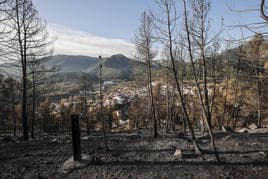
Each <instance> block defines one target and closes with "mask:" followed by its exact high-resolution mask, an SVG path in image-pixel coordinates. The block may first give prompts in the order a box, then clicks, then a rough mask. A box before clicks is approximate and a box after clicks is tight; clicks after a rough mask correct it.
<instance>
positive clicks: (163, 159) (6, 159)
mask: <svg viewBox="0 0 268 179" xmlns="http://www.w3.org/2000/svg"><path fill="white" fill-rule="evenodd" d="M142 136H143V137H138V136H137V135H136V133H132V134H131V133H115V134H110V136H109V146H110V149H111V150H110V151H109V152H105V150H104V146H103V142H102V137H101V136H100V134H94V135H91V136H90V137H88V138H87V137H86V138H83V140H82V153H85V154H89V156H90V158H91V162H89V163H87V164H86V166H84V167H81V168H78V169H74V170H71V171H68V172H66V173H63V172H59V168H60V167H61V166H62V165H63V163H64V162H65V161H66V160H67V159H69V158H70V157H71V156H72V146H71V139H70V137H69V136H68V135H57V136H56V135H48V134H40V135H39V136H38V138H37V139H36V140H32V141H28V142H24V141H18V140H13V139H12V140H10V139H7V138H3V137H2V138H1V141H0V177H1V178H20V177H23V178H80V177H82V178H175V177H177V178H265V177H267V176H268V133H264V134H248V133H223V132H219V133H216V134H215V138H216V144H217V149H218V152H219V155H220V157H221V160H222V162H217V161H216V160H215V157H214V154H213V151H212V150H211V148H210V145H208V143H209V140H208V137H203V138H199V142H200V143H201V144H202V145H201V147H202V149H203V150H204V154H203V155H202V156H196V155H195V154H194V151H193V148H192V145H191V142H190V141H189V140H186V139H185V138H184V137H182V136H174V135H165V136H160V137H158V138H157V139H153V138H151V137H149V131H143V133H142ZM176 148H180V149H182V151H183V156H184V157H183V158H182V159H175V158H174V156H173V154H174V152H175V149H176Z"/></svg>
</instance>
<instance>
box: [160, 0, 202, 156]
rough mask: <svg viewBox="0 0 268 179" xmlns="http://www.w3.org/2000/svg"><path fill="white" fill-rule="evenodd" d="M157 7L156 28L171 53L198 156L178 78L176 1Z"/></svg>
mask: <svg viewBox="0 0 268 179" xmlns="http://www.w3.org/2000/svg"><path fill="white" fill-rule="evenodd" d="M156 2H157V5H158V6H159V9H160V10H161V12H160V13H161V17H162V18H161V17H160V18H157V16H155V18H156V21H155V22H156V23H155V27H156V30H157V31H158V34H159V35H158V37H157V38H158V39H159V41H160V42H161V43H162V44H163V45H164V46H165V47H166V48H167V49H168V52H169V58H170V61H171V70H172V73H173V76H174V79H175V83H176V87H177V91H178V93H179V98H180V101H181V105H182V109H183V113H184V115H185V121H186V124H187V126H188V128H189V131H190V135H191V138H192V141H193V145H194V147H195V151H196V153H198V154H201V151H200V148H199V146H198V144H197V141H196V138H195V135H194V131H193V127H192V125H191V123H190V118H189V115H188V111H187V108H186V102H185V99H184V96H183V92H182V88H181V83H180V81H179V78H178V70H177V65H176V53H175V49H176V47H175V42H176V34H175V33H176V25H177V19H178V17H177V13H176V1H175V0H157V1H156Z"/></svg>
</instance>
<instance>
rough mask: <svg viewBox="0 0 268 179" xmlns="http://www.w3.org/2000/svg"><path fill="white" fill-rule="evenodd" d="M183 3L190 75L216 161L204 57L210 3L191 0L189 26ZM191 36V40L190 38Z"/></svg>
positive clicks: (185, 5) (202, 0)
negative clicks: (200, 72) (200, 66)
mask: <svg viewBox="0 0 268 179" xmlns="http://www.w3.org/2000/svg"><path fill="white" fill-rule="evenodd" d="M183 3H184V22H185V30H186V34H187V43H188V53H189V57H190V61H191V67H192V73H193V76H194V81H195V86H196V88H197V92H198V97H199V101H200V105H201V109H202V114H203V118H204V119H205V123H206V126H207V129H208V132H209V135H210V138H211V144H212V147H213V149H214V151H215V156H216V158H217V160H218V159H219V157H218V154H217V151H216V146H215V141H214V137H213V132H212V129H211V113H210V103H209V98H208V87H207V66H206V63H207V59H206V58H207V57H206V50H207V49H206V48H207V45H208V44H209V43H210V42H212V40H209V39H208V33H209V31H208V30H209V29H207V28H209V27H206V23H207V15H208V11H209V9H210V2H209V1H206V0H193V1H191V5H192V6H191V7H192V13H193V14H194V20H195V21H194V23H193V24H192V25H191V26H189V20H188V16H189V14H188V13H187V4H186V0H183ZM191 36H192V38H191ZM192 39H193V41H194V43H195V44H197V46H198V48H199V50H198V51H199V55H200V57H201V60H202V63H203V89H204V90H203V94H204V96H203V95H202V91H201V85H200V82H199V79H198V76H197V70H196V67H195V62H194V54H193V46H192Z"/></svg>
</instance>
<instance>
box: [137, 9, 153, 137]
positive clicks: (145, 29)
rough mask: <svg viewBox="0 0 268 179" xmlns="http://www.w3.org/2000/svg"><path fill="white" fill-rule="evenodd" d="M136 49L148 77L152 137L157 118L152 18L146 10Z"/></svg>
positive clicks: (141, 19) (141, 21) (141, 22)
mask: <svg viewBox="0 0 268 179" xmlns="http://www.w3.org/2000/svg"><path fill="white" fill-rule="evenodd" d="M135 44H136V51H137V54H138V58H139V59H142V60H143V61H145V63H146V66H147V68H146V73H147V79H148V94H149V99H150V111H151V112H152V113H151V115H152V117H153V121H154V127H153V128H154V134H153V136H154V137H157V135H158V134H157V118H156V111H155V104H154V97H153V87H152V60H153V58H154V57H155V52H154V50H153V18H152V16H151V15H150V14H148V13H147V12H143V13H142V15H141V18H140V27H139V29H138V33H137V34H136V36H135Z"/></svg>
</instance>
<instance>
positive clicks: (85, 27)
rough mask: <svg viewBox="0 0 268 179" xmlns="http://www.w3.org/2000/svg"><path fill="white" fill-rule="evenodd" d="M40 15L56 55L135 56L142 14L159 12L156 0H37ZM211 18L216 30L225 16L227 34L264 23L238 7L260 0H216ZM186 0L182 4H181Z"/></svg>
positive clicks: (254, 5) (255, 3) (236, 33)
mask: <svg viewBox="0 0 268 179" xmlns="http://www.w3.org/2000/svg"><path fill="white" fill-rule="evenodd" d="M33 1H34V4H35V6H36V8H37V10H38V11H39V14H40V17H41V18H43V19H45V20H46V21H47V23H48V31H49V33H50V36H51V37H53V38H56V39H57V40H56V41H55V43H54V45H55V51H54V53H55V54H68V55H88V56H98V55H100V54H101V55H104V56H110V55H113V54H118V53H121V54H124V55H126V56H129V57H131V56H133V55H134V53H135V48H134V45H133V43H132V42H133V39H134V34H135V32H136V31H137V28H138V25H139V18H140V14H141V13H142V12H143V11H144V10H147V9H151V10H153V11H156V6H155V3H154V1H155V0H33ZM211 2H212V8H211V12H210V19H211V22H212V25H213V26H215V28H214V31H215V32H216V31H217V30H218V29H217V28H219V26H220V20H221V18H224V24H225V26H226V27H225V28H224V29H225V32H224V36H225V37H229V35H231V36H232V37H239V36H240V35H241V32H240V30H239V29H238V28H235V29H233V28H231V27H230V26H231V25H239V24H246V23H251V22H260V21H262V19H261V18H260V17H259V14H258V12H252V11H246V12H242V13H238V12H233V11H231V10H230V8H229V7H231V8H232V9H234V10H245V9H252V8H254V9H257V8H258V6H259V1H258V0H212V1H211ZM181 5H182V3H178V6H181Z"/></svg>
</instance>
